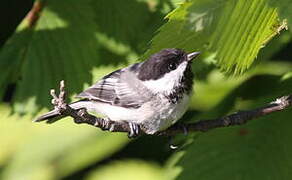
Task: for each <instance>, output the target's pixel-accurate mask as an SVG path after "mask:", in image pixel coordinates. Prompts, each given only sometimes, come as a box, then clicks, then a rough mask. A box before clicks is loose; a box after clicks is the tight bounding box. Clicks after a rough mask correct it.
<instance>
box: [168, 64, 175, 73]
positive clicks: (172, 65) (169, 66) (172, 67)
mask: <svg viewBox="0 0 292 180" xmlns="http://www.w3.org/2000/svg"><path fill="white" fill-rule="evenodd" d="M168 69H169V70H170V71H171V70H175V69H176V64H175V63H170V64H169V65H168Z"/></svg>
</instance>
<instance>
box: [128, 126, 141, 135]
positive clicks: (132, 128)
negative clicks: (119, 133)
mask: <svg viewBox="0 0 292 180" xmlns="http://www.w3.org/2000/svg"><path fill="white" fill-rule="evenodd" d="M128 124H129V127H130V131H129V133H128V137H129V138H134V137H137V136H139V135H140V125H139V124H136V123H133V122H128Z"/></svg>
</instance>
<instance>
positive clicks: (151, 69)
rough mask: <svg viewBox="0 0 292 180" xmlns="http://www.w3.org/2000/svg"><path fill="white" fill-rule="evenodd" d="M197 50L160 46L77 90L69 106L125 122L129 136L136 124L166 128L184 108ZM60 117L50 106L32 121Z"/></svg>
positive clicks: (148, 131)
mask: <svg viewBox="0 0 292 180" xmlns="http://www.w3.org/2000/svg"><path fill="white" fill-rule="evenodd" d="M199 54H200V52H191V53H186V52H185V51H184V50H182V49H178V48H167V49H162V50H161V51H159V52H157V53H155V54H153V55H151V56H150V57H149V58H148V59H147V60H145V61H143V62H140V63H135V64H132V65H130V66H128V67H125V68H122V69H118V70H116V71H113V72H111V73H109V74H108V75H106V76H104V77H103V78H101V79H100V80H99V81H97V82H96V83H95V84H93V85H92V86H90V87H89V88H87V89H85V90H84V91H83V92H81V93H80V94H78V95H77V96H76V98H79V99H80V100H78V101H76V102H73V103H71V104H69V106H70V107H71V108H73V109H82V108H85V109H86V110H87V111H88V112H93V113H98V114H102V115H103V116H105V117H106V119H105V121H106V120H111V121H113V122H116V121H124V122H128V123H129V127H130V129H131V131H130V132H129V136H135V134H137V133H138V132H137V126H143V130H144V131H145V132H144V133H146V134H155V133H157V132H159V131H163V130H166V129H167V128H169V127H170V126H172V125H173V124H174V123H176V122H177V121H178V120H179V119H180V118H181V117H182V116H183V114H184V113H185V112H186V111H187V109H188V105H189V102H190V96H191V94H192V91H193V85H194V79H193V77H194V75H193V72H192V68H191V64H192V60H193V59H195V58H196V57H197V56H198V55H199ZM62 117H63V116H62V115H60V114H59V113H58V112H57V111H56V110H52V111H50V112H48V113H46V114H44V115H42V116H40V117H38V118H37V119H36V120H35V122H40V121H47V122H48V123H50V122H55V121H57V120H59V119H61V118H62Z"/></svg>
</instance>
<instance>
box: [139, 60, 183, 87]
mask: <svg viewBox="0 0 292 180" xmlns="http://www.w3.org/2000/svg"><path fill="white" fill-rule="evenodd" d="M186 67H187V62H183V63H181V64H180V65H179V66H178V67H177V68H176V69H175V70H173V71H171V72H169V73H167V74H165V75H164V76H163V77H161V78H160V79H157V80H148V81H145V82H144V84H145V86H146V87H147V88H148V89H150V90H152V92H154V93H158V92H166V93H171V91H172V90H173V88H174V87H176V86H178V85H179V82H180V80H181V78H182V76H183V73H184V71H185V69H186Z"/></svg>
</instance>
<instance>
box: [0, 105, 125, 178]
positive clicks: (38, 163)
mask: <svg viewBox="0 0 292 180" xmlns="http://www.w3.org/2000/svg"><path fill="white" fill-rule="evenodd" d="M0 112H1V117H0V124H1V126H0V147H5V148H0V165H1V167H5V168H4V170H3V175H2V176H3V179H7V180H8V179H31V180H33V179H54V178H57V177H59V178H60V177H64V176H67V175H69V174H71V173H73V172H75V171H78V170H80V169H82V168H85V167H88V166H89V165H90V164H93V163H97V162H98V161H101V160H103V159H105V158H107V157H108V156H110V155H111V154H113V153H114V152H116V151H118V150H120V149H121V148H122V147H123V146H124V145H125V144H127V143H128V141H129V140H128V138H127V136H126V135H125V134H119V133H115V134H113V133H108V132H103V131H101V130H99V129H97V128H94V127H89V126H86V125H84V126H82V125H76V124H74V123H72V119H70V118H66V119H64V120H63V121H60V122H58V123H56V124H52V125H50V126H48V125H47V124H37V123H33V122H31V121H30V120H31V119H32V117H31V116H30V115H26V116H19V115H13V116H10V115H9V114H10V112H11V109H10V108H8V107H7V106H3V105H1V106H0ZM1 178H2V177H1Z"/></svg>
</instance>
